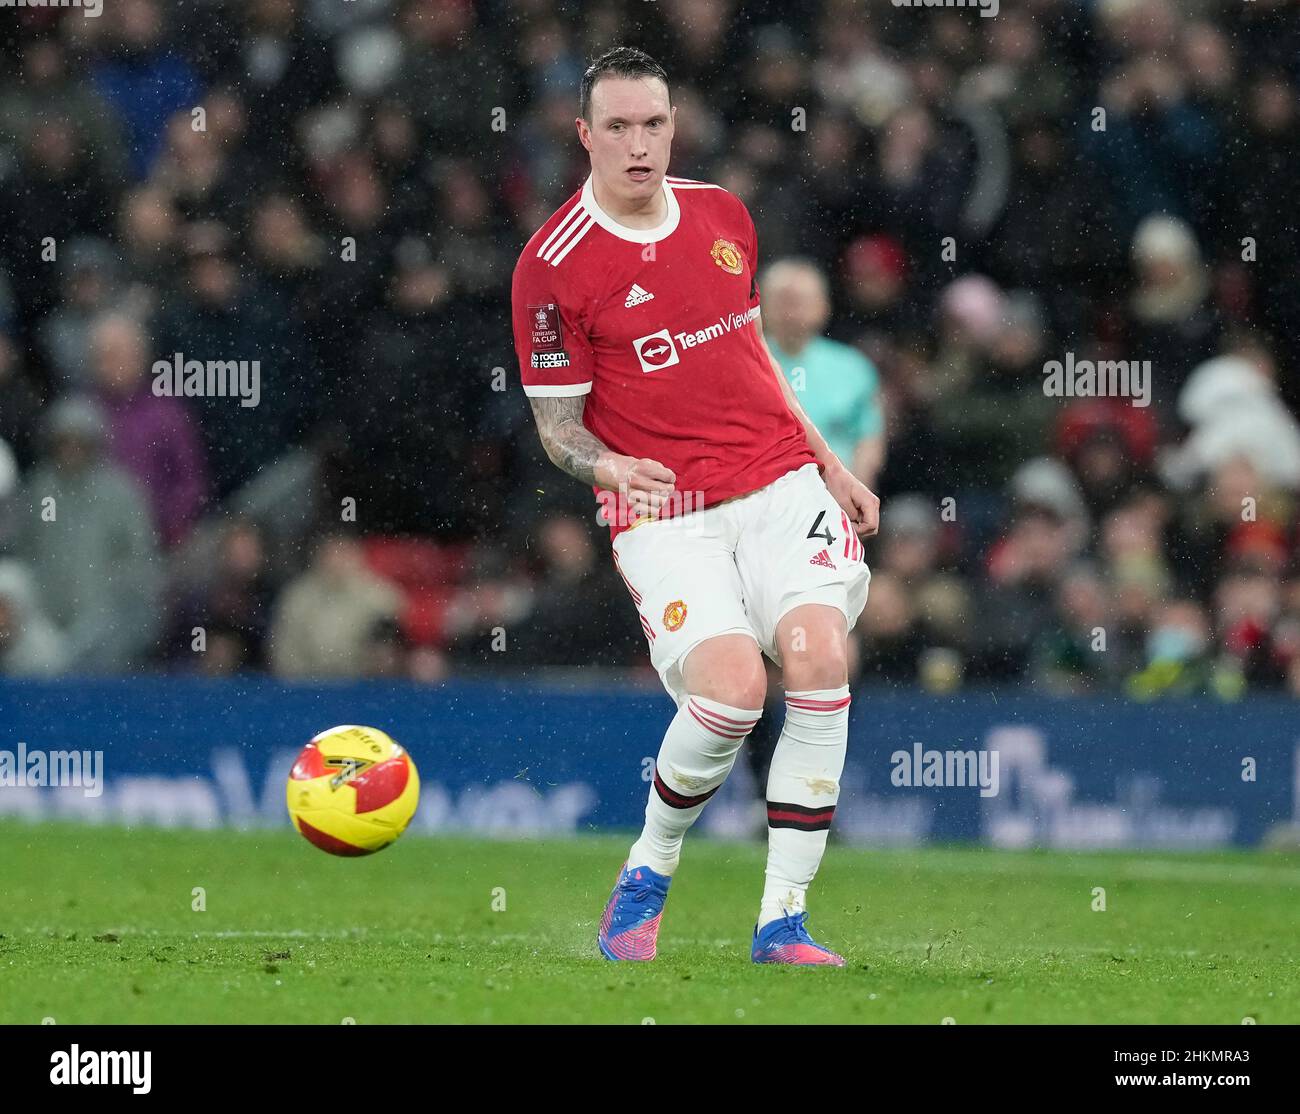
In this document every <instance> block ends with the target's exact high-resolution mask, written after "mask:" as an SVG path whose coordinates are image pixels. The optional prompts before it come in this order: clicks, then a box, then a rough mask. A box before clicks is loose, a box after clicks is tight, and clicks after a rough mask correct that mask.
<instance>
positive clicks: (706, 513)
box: [614, 463, 871, 705]
mask: <svg viewBox="0 0 1300 1114" xmlns="http://www.w3.org/2000/svg"><path fill="white" fill-rule="evenodd" d="M614 563H615V564H616V565H617V566H618V571H619V572H620V573H621V574H622V577H623V580H624V581H625V582H626V584H627V587H628V591H629V592H631V594H632V600H633V602H634V603H635V604H636V609H637V612H638V614H639V615H640V617H641V627H642V629H643V631H644V632H645V636H646V639H647V640H648V641H649V643H650V661H651V664H653V665H654V667H655V669H656V670H657V671H658V673H659V677H660V679H661V680H662V681H663V683H664V687H665V688H666V689H667V690H668V692H669V693H670V694H671V695H672V697H673V699H674V700H676V701H677V703H678V705H680V704H681V702H682V701H683V700H684V699H685V696H686V693H685V686H684V684H683V680H682V670H681V665H682V663H683V662H684V661H685V660H686V655H687V654H688V653H690V651H691V650H692V649H693V648H694V647H695V646H697V645H699V644H700V643H701V642H703V641H704V640H705V639H706V638H714V637H715V636H717V635H720V634H731V633H739V634H748V635H750V636H751V637H752V638H753V639H754V641H755V642H757V643H758V645H759V647H760V648H761V649H762V651H763V652H764V653H765V654H766V655H767V656H768V657H769V658H771V659H772V660H773V661H774V662H776V664H777V665H780V664H781V659H780V655H779V653H778V651H777V647H776V627H777V624H778V623H779V622H780V621H781V618H782V617H783V616H784V615H785V614H786V612H788V611H790V610H791V609H793V608H795V607H799V606H801V605H802V604H806V603H822V604H827V605H829V606H832V607H838V608H839V609H840V610H841V611H842V612H843V613H844V618H845V619H846V620H847V621H848V626H849V629H850V630H852V629H853V625H854V624H855V623H856V622H857V621H858V616H859V615H861V614H862V609H863V607H864V606H865V605H866V602H867V584H868V582H869V581H870V579H871V572H870V570H868V568H867V566H866V564H865V563H864V562H863V560H862V543H861V541H860V540H859V539H858V536H857V534H856V533H855V532H854V530H853V527H852V526H851V525H850V523H849V520H848V516H847V515H846V514H845V513H844V512H843V511H842V510H841V509H840V506H839V504H838V503H836V502H835V499H834V498H833V497H832V495H831V493H830V492H829V491H827V490H826V485H825V484H824V483H823V482H822V478H821V474H820V472H819V471H818V468H817V465H816V464H812V463H809V464H805V465H803V467H801V468H798V469H795V470H793V471H790V472H787V473H786V474H785V475H784V476H782V477H780V478H779V479H777V480H774V481H773V482H772V483H770V484H768V485H767V486H766V487H763V488H759V489H758V490H757V491H752V492H750V493H749V494H748V495H741V496H738V497H737V498H735V499H728V500H727V501H726V502H724V503H719V504H717V505H716V506H712V507H706V508H705V509H704V510H701V511H694V512H692V513H690V514H685V515H681V516H680V517H674V518H665V519H657V520H656V519H649V520H646V521H644V522H642V523H640V524H638V525H636V526H633V527H632V528H631V529H628V530H624V531H623V532H622V533H621V534H619V535H618V536H617V537H616V538H615V539H614Z"/></svg>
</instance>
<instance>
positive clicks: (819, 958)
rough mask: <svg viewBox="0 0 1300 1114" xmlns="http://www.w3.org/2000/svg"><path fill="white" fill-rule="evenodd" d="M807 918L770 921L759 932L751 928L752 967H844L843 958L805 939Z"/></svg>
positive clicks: (785, 917) (787, 916) (795, 915)
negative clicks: (781, 965)
mask: <svg viewBox="0 0 1300 1114" xmlns="http://www.w3.org/2000/svg"><path fill="white" fill-rule="evenodd" d="M807 919H808V914H807V913H806V912H805V913H795V914H794V915H791V914H789V913H787V914H785V916H783V917H780V918H779V919H777V920H775V921H769V922H768V923H767V924H765V925H764V926H763V928H762V931H759V928H758V926H757V925H755V926H754V949H753V951H752V953H751V954H750V958H751V959H753V961H754V962H755V963H786V964H790V965H792V966H799V967H812V966H818V967H843V966H844V957H843V956H842V955H836V954H835V953H834V952H833V951H831V950H830V948H823V947H822V946H821V945H820V944H819V943H817V941H816V940H814V939H813V938H812V937H811V936H809V935H808V929H807V927H806V925H805V922H806V921H807Z"/></svg>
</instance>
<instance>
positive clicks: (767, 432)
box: [511, 177, 816, 535]
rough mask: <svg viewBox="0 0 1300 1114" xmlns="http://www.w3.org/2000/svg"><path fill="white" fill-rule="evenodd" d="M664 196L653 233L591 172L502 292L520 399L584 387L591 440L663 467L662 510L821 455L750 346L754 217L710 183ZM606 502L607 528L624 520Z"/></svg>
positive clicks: (715, 498)
mask: <svg viewBox="0 0 1300 1114" xmlns="http://www.w3.org/2000/svg"><path fill="white" fill-rule="evenodd" d="M664 192H665V195H666V197H667V201H668V215H667V216H666V217H665V218H664V221H663V223H662V224H660V225H659V227H657V228H647V229H636V228H627V227H625V226H624V225H621V224H619V223H618V222H617V221H615V220H614V219H613V218H612V217H610V216H609V215H608V214H607V213H605V212H604V211H603V210H602V209H601V208H600V207H599V206H598V205H597V204H596V199H595V197H594V196H593V193H592V188H591V179H590V178H588V179H587V181H586V183H585V184H584V185H583V187H582V189H580V190H579V191H577V192H576V193H575V194H574V195H573V196H572V197H570V198H569V200H568V201H566V202H565V203H564V204H563V205H562V206H560V208H559V209H558V210H556V212H555V214H554V215H553V216H552V217H551V218H550V220H548V221H547V222H546V223H545V224H544V225H543V226H542V227H541V228H540V229H538V231H537V232H536V234H535V235H534V236H533V238H532V239H531V240H529V241H528V246H527V247H525V248H524V251H523V254H522V255H521V256H520V257H519V262H518V264H517V265H516V266H515V273H514V283H513V286H512V289H511V298H512V301H513V307H514V334H515V351H516V353H517V354H518V357H519V367H520V371H521V374H522V377H523V383H524V391H525V393H526V394H529V395H532V396H537V395H551V396H556V395H586V396H587V401H586V405H585V409H584V412H583V423H584V424H585V425H586V427H587V428H588V429H589V430H590V431H591V432H592V433H593V434H595V435H596V436H597V437H599V438H600V439H601V441H603V442H604V443H605V444H606V445H608V446H609V447H610V448H611V449H612V450H614V451H615V452H617V453H624V454H626V455H628V456H634V457H650V458H652V459H654V460H657V461H659V462H660V463H662V464H664V465H666V466H667V467H668V468H671V469H672V470H673V472H674V473H675V474H676V476H677V483H676V491H677V495H675V496H674V499H673V501H672V502H671V503H670V504H669V506H668V507H666V508H665V510H664V512H663V513H664V516H665V517H667V516H670V515H672V514H680V513H683V512H687V511H691V510H699V509H701V508H703V507H706V506H711V505H712V504H714V503H718V502H721V501H722V500H724V499H729V498H731V497H732V496H736V495H744V494H746V493H747V492H750V491H756V490H758V489H759V488H760V487H764V486H766V485H767V484H769V483H771V482H772V481H773V480H775V479H777V478H778V477H780V476H782V475H784V474H785V473H786V472H788V471H790V470H791V469H793V468H798V467H800V466H801V465H803V464H807V463H808V462H810V461H813V460H815V459H816V458H815V457H814V455H813V452H812V449H811V448H810V447H809V445H808V439H807V437H806V436H805V434H804V431H803V426H802V425H801V424H800V423H799V421H798V419H797V418H796V417H795V416H794V414H793V413H792V412H791V410H790V407H789V405H788V404H787V403H786V400H785V396H784V394H783V393H782V391H781V387H780V384H779V383H778V382H777V379H776V373H775V371H774V370H773V368H772V365H771V363H770V362H769V361H768V359H767V355H766V353H765V352H764V351H763V348H762V345H761V343H760V340H759V336H758V332H757V327H756V325H755V322H756V320H757V318H758V301H759V299H758V281H757V278H756V270H757V266H758V245H757V242H756V241H757V237H756V234H755V232H754V222H753V220H752V219H751V218H750V215H749V211H748V210H747V209H746V208H745V206H744V204H743V203H742V202H741V201H740V199H739V198H737V197H736V196H734V195H733V194H731V193H728V192H727V191H726V190H724V189H722V188H721V187H720V186H714V185H710V184H708V183H705V182H694V181H690V180H688V179H685V178H671V177H669V178H665V180H664ZM598 496H600V497H602V499H604V498H608V497H607V496H605V495H604V494H603V493H600V492H598ZM605 510H606V520H607V521H609V522H610V530H611V534H612V535H616V534H618V532H619V531H620V530H621V529H623V528H626V526H627V525H628V522H627V521H626V511H625V510H622V509H619V510H617V511H616V510H615V509H614V508H613V507H612V506H611V505H609V504H606V508H605Z"/></svg>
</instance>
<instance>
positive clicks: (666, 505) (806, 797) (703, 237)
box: [511, 47, 880, 966]
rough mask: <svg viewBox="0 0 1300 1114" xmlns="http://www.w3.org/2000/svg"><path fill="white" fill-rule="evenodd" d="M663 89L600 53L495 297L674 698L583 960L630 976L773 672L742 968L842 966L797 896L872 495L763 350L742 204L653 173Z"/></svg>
mask: <svg viewBox="0 0 1300 1114" xmlns="http://www.w3.org/2000/svg"><path fill="white" fill-rule="evenodd" d="M676 113H677V110H676V108H674V107H673V105H672V101H671V96H670V93H669V89H668V79H667V75H666V74H665V73H664V70H663V68H662V67H661V66H659V65H658V63H656V62H655V61H654V60H653V59H651V58H650V57H648V56H647V55H646V54H644V53H643V52H641V51H639V50H636V49H633V48H630V47H618V48H616V49H614V50H611V51H609V52H607V53H606V54H604V55H602V56H601V57H600V58H599V59H598V60H597V61H596V62H594V63H593V64H592V65H591V66H590V67H589V68H588V70H587V72H586V73H585V74H584V76H583V80H582V91H581V110H580V115H579V117H578V119H577V121H576V124H577V131H578V139H579V141H580V142H581V143H582V145H583V147H584V148H585V149H586V150H587V152H588V153H589V154H590V156H591V175H590V177H589V178H588V179H587V180H586V182H585V183H584V184H583V186H582V188H581V189H580V190H578V191H577V192H576V193H575V194H574V195H573V196H572V197H570V198H569V199H568V201H566V202H565V203H564V204H563V205H562V206H560V208H559V209H558V210H557V211H556V212H555V214H554V215H553V216H552V217H551V218H550V219H549V220H548V221H547V222H546V223H545V224H544V225H543V226H542V227H541V228H540V229H539V230H538V231H537V232H536V234H535V235H534V236H533V237H532V239H531V240H529V241H528V245H527V246H526V247H525V248H524V251H523V254H522V255H521V256H520V257H519V262H518V264H517V265H516V268H515V273H514V283H513V288H512V292H511V296H512V301H513V317H514V337H515V348H516V352H517V354H518V357H519V363H520V368H521V372H522V377H523V383H524V391H525V393H526V394H527V396H528V398H529V401H530V403H531V405H532V409H533V414H534V416H535V418H536V421H537V429H538V433H539V435H540V437H541V441H542V444H543V445H544V446H545V449H546V453H547V456H549V457H550V459H551V461H552V462H553V463H554V464H555V465H556V466H557V467H559V468H561V469H562V470H563V471H565V472H567V473H568V474H569V475H571V476H574V477H576V478H577V479H579V480H582V481H583V482H585V483H588V484H592V485H593V486H594V487H595V488H596V491H597V498H598V500H599V501H600V503H601V505H602V516H603V518H604V520H605V521H607V522H608V523H609V526H610V532H611V535H612V546H613V552H614V563H615V565H616V566H617V567H618V570H619V572H620V573H621V574H622V576H623V579H624V580H625V581H626V583H627V588H628V592H629V593H630V594H631V597H632V600H633V602H634V603H635V605H636V608H637V612H638V614H639V615H640V620H641V626H642V628H643V630H644V632H645V636H646V639H647V640H648V642H649V646H650V659H651V662H652V664H653V665H654V667H655V669H656V670H657V671H658V672H659V676H660V678H661V679H662V680H663V683H664V687H665V688H667V690H668V692H669V693H670V694H671V695H672V697H673V699H674V700H675V701H676V703H677V714H676V715H675V716H674V717H673V720H672V722H671V723H670V724H669V727H668V731H667V733H666V734H665V736H664V741H663V745H662V747H661V748H660V751H659V756H658V760H657V763H656V766H655V776H654V782H653V785H652V788H651V790H650V799H649V802H648V804H647V805H646V813H645V827H644V828H643V829H642V832H641V835H640V838H638V839H637V841H636V842H635V843H634V844H633V845H632V848H631V850H630V851H629V852H628V857H627V861H626V862H625V863H624V864H623V867H622V868H621V869H620V871H619V875H618V879H617V881H616V883H615V885H614V890H613V893H612V894H611V895H610V898H609V903H608V904H607V906H606V908H605V912H604V916H603V917H602V918H601V922H600V930H599V934H598V944H599V947H600V950H601V953H602V954H603V955H604V956H605V957H606V958H608V959H621V960H649V959H653V958H654V957H655V943H656V938H657V935H658V931H659V923H660V919H661V917H662V914H663V908H664V903H665V900H666V899H667V896H668V887H669V885H670V883H671V881H672V876H673V872H674V871H675V870H676V868H677V863H678V858H679V856H680V853H681V846H682V839H683V837H684V836H685V834H686V831H687V829H689V828H690V826H691V825H692V824H693V823H694V822H695V820H696V819H697V818H698V817H699V815H700V813H701V812H702V811H703V809H704V806H705V803H706V802H707V801H708V799H709V798H710V797H711V796H713V794H714V793H715V792H717V790H718V787H719V786H720V785H721V784H722V783H723V781H724V780H725V779H726V777H727V774H728V773H729V772H730V771H731V767H732V765H733V764H734V762H735V760H736V755H737V753H738V751H739V749H740V747H741V744H742V743H744V741H745V737H746V735H747V734H748V733H749V730H750V728H752V727H753V725H754V724H755V723H756V722H757V720H758V718H759V716H760V715H761V713H762V708H763V698H764V694H765V692H766V684H767V677H766V673H765V670H764V667H763V659H762V655H763V654H764V653H765V654H767V655H768V656H769V657H770V658H771V659H772V660H773V661H774V662H775V663H777V664H778V665H780V666H781V667H782V670H783V675H784V680H785V688H786V719H785V727H784V729H783V731H782V733H781V737H780V740H779V741H778V743H777V747H776V751H775V753H774V755H773V758H772V763H771V771H770V773H769V776H768V782H767V809H768V859H767V878H766V885H765V887H764V890H763V895H762V899H761V902H760V905H759V914H758V921H757V924H756V925H755V928H754V936H753V942H752V948H751V955H752V958H753V960H754V962H756V963H786V964H825V965H832V966H843V964H844V960H843V959H842V958H841V957H840V956H839V955H837V954H835V952H833V951H831V950H830V949H829V948H825V947H823V946H821V945H820V944H818V943H816V942H815V941H814V940H813V938H812V937H811V936H810V935H809V932H808V928H807V911H806V908H805V895H806V893H807V890H808V887H809V885H810V884H811V882H812V880H813V877H814V875H815V874H816V873H817V867H818V865H819V864H820V862H821V858H822V854H823V852H824V851H825V849H826V833H827V831H828V829H829V828H830V824H831V818H832V817H833V816H834V814H835V805H836V802H837V801H838V799H839V791H840V786H839V778H840V774H841V772H842V770H843V767H844V752H845V748H846V745H847V737H848V717H849V700H850V697H849V687H848V675H847V670H846V664H845V662H846V646H847V642H848V632H849V629H850V628H851V627H852V625H853V624H854V623H855V622H856V621H857V618H858V615H859V614H860V613H861V611H862V608H863V605H864V604H865V602H866V595H867V581H868V579H869V577H870V574H869V572H868V571H867V568H866V566H865V564H864V563H863V560H862V543H861V541H860V537H861V536H865V535H869V534H873V533H875V532H876V529H877V524H878V520H879V507H880V503H879V500H878V499H877V498H876V496H875V495H873V494H872V493H871V492H870V491H869V490H868V489H867V487H866V486H865V485H864V484H863V483H862V482H861V481H859V480H858V479H856V478H855V477H854V476H853V474H852V473H851V472H850V471H849V470H848V468H846V467H845V466H844V464H843V463H842V462H841V461H840V460H838V459H837V458H836V456H835V455H834V453H832V452H831V450H830V449H829V448H828V447H827V444H826V441H825V440H824V439H823V438H822V437H821V435H820V434H819V433H818V432H817V430H816V428H815V427H814V426H813V424H812V423H811V422H810V421H809V420H808V419H807V417H806V416H805V414H804V412H803V410H802V409H801V408H800V406H799V403H798V401H797V399H796V398H795V396H794V393H793V392H792V391H791V390H790V387H789V384H788V383H787V382H786V380H785V377H784V376H783V375H782V374H781V369H780V367H779V366H778V365H777V363H776V362H775V360H773V358H772V355H771V353H770V352H769V351H768V348H767V345H766V343H765V342H764V340H763V331H762V323H761V321H760V319H759V293H758V283H757V279H756V275H757V272H758V248H757V243H756V235H755V231H754V222H753V220H752V219H751V218H750V215H749V212H748V211H747V210H746V208H745V206H744V205H743V204H742V203H741V201H740V200H739V199H738V198H736V197H734V196H733V195H732V194H730V193H728V192H727V191H726V190H723V189H721V188H719V187H717V186H714V185H710V184H708V183H706V182H697V181H691V180H688V179H684V178H674V177H670V176H668V174H667V170H668V161H669V155H670V152H671V148H672V139H673V125H674V119H675V116H676Z"/></svg>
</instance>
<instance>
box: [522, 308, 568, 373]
mask: <svg viewBox="0 0 1300 1114" xmlns="http://www.w3.org/2000/svg"><path fill="white" fill-rule="evenodd" d="M528 316H529V317H530V318H531V319H532V322H531V323H532V338H533V352H534V353H536V352H558V351H559V349H560V348H561V344H562V342H561V340H560V311H559V309H557V308H556V305H555V303H554V302H548V303H547V304H546V305H544V306H529V307H528ZM568 362H569V360H568V357H565V360H564V363H563V364H542V365H539V364H538V363H537V361H536V359H535V358H534V360H533V367H538V366H541V367H564V366H566V365H567V364H568Z"/></svg>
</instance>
